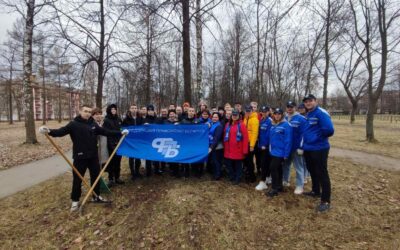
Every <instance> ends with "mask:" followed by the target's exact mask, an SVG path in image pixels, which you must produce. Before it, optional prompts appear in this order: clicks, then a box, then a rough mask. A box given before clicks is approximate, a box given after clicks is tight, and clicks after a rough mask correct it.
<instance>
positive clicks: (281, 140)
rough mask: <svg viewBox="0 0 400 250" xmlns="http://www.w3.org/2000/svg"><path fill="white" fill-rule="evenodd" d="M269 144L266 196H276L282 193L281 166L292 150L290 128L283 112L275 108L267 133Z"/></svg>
mask: <svg viewBox="0 0 400 250" xmlns="http://www.w3.org/2000/svg"><path fill="white" fill-rule="evenodd" d="M269 138H270V144H269V149H270V150H269V151H270V154H271V163H270V170H271V177H272V189H271V190H270V191H269V192H268V193H267V195H268V196H270V197H274V196H277V195H278V193H279V192H282V191H283V187H282V175H283V169H282V168H283V164H284V162H285V160H287V159H288V158H289V155H290V152H291V149H292V140H293V137H292V127H291V126H290V125H289V123H288V122H287V121H285V119H284V116H283V110H282V109H280V108H277V109H275V110H274V112H273V115H272V127H271V129H270V133H269Z"/></svg>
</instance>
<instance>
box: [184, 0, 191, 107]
mask: <svg viewBox="0 0 400 250" xmlns="http://www.w3.org/2000/svg"><path fill="white" fill-rule="evenodd" d="M181 3H182V22H183V23H182V46H183V53H182V54H183V55H182V59H183V88H184V91H183V92H184V101H186V102H189V103H192V83H191V74H192V72H191V62H190V13H189V8H190V6H189V5H190V1H189V0H181Z"/></svg>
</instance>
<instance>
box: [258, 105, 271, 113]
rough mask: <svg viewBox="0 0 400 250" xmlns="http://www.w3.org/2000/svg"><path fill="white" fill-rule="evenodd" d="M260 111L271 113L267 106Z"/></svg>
mask: <svg viewBox="0 0 400 250" xmlns="http://www.w3.org/2000/svg"><path fill="white" fill-rule="evenodd" d="M260 111H261V112H268V111H269V107H268V106H266V105H264V106H261V108H260Z"/></svg>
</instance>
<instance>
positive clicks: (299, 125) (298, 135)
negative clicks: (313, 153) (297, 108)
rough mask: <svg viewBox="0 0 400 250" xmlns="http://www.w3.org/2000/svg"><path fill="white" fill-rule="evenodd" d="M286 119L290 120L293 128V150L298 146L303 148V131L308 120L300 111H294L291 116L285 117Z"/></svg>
mask: <svg viewBox="0 0 400 250" xmlns="http://www.w3.org/2000/svg"><path fill="white" fill-rule="evenodd" d="M285 120H286V121H288V122H289V124H290V126H291V127H292V128H293V141H292V152H293V151H295V150H297V149H298V148H303V145H302V140H303V131H304V129H305V127H306V125H307V120H306V118H304V116H302V115H301V114H299V113H294V114H293V115H292V116H291V117H289V116H287V115H286V117H285Z"/></svg>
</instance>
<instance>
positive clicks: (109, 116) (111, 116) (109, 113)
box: [106, 104, 118, 118]
mask: <svg viewBox="0 0 400 250" xmlns="http://www.w3.org/2000/svg"><path fill="white" fill-rule="evenodd" d="M112 108H115V109H117V105H115V104H110V105H108V106H107V109H106V113H107V115H106V116H107V117H108V118H113V117H115V118H116V117H117V116H118V115H113V114H111V109H112ZM117 110H118V109H117Z"/></svg>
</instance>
